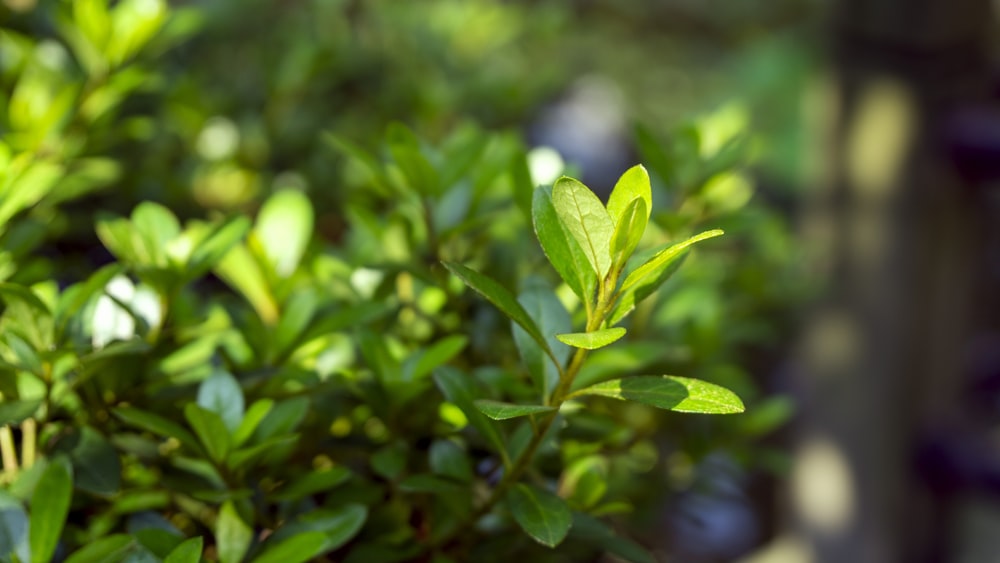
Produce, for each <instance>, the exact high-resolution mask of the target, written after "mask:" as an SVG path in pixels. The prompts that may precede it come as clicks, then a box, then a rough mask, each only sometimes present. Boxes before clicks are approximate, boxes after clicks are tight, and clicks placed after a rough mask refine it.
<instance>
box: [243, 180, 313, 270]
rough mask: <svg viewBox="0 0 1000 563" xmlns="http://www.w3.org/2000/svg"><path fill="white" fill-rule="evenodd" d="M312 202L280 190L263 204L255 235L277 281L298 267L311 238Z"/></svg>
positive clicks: (303, 196)
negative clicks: (276, 275) (277, 277)
mask: <svg viewBox="0 0 1000 563" xmlns="http://www.w3.org/2000/svg"><path fill="white" fill-rule="evenodd" d="M313 217H314V214H313V207H312V202H310V201H309V198H308V197H306V195H305V194H303V193H302V192H299V191H295V190H281V191H279V192H277V193H275V194H274V195H272V196H271V197H270V198H268V200H267V201H265V202H264V205H263V206H261V208H260V213H259V214H258V215H257V224H256V225H255V226H254V232H255V233H256V235H257V240H259V241H260V243H261V245H262V246H263V247H264V252H265V254H266V256H267V258H268V259H269V260H270V262H271V264H272V266H273V267H274V271H275V273H277V274H278V276H279V277H282V278H287V277H288V276H290V275H291V274H292V272H293V271H295V268H296V267H297V266H298V265H299V260H301V259H302V255H303V254H304V253H305V250H306V245H308V244H309V240H310V239H311V238H312V234H313V220H314V218H313Z"/></svg>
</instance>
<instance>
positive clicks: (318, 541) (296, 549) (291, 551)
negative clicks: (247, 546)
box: [254, 532, 327, 563]
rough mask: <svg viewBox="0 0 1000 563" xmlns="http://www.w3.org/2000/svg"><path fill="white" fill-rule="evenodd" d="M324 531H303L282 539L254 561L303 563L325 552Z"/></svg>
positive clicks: (256, 562) (263, 562)
mask: <svg viewBox="0 0 1000 563" xmlns="http://www.w3.org/2000/svg"><path fill="white" fill-rule="evenodd" d="M326 543H327V540H326V534H324V533H323V532H302V533H300V534H296V535H294V536H292V537H290V538H288V539H285V540H282V541H280V542H278V543H276V544H274V545H272V546H270V547H269V548H267V549H266V550H264V552H263V553H261V554H260V555H258V556H257V557H255V558H254V563H302V562H303V561H309V560H310V559H312V558H313V557H315V556H317V555H319V554H320V553H322V552H323V547H324V546H325V545H326Z"/></svg>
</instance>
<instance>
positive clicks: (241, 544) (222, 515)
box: [215, 501, 253, 563]
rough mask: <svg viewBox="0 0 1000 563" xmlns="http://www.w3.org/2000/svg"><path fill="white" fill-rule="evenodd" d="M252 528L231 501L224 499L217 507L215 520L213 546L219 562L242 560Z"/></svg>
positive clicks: (251, 534) (247, 547)
mask: <svg viewBox="0 0 1000 563" xmlns="http://www.w3.org/2000/svg"><path fill="white" fill-rule="evenodd" d="M252 540H253V528H251V527H250V526H249V525H247V523H246V522H244V521H243V519H242V518H240V515H239V513H238V512H237V511H236V507H235V506H233V502H232V501H226V502H225V503H224V504H223V505H222V508H221V509H219V516H218V518H217V520H216V522H215V547H216V549H217V550H218V553H219V562H220V563H239V562H240V561H242V560H243V556H244V555H246V552H247V550H248V549H249V548H250V542H251V541H252Z"/></svg>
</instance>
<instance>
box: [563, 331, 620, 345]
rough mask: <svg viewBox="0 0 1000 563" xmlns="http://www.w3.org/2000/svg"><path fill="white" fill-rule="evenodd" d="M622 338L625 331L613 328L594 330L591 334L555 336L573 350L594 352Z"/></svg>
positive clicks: (578, 333) (577, 333)
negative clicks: (580, 349)
mask: <svg viewBox="0 0 1000 563" xmlns="http://www.w3.org/2000/svg"><path fill="white" fill-rule="evenodd" d="M623 336H625V329H624V328H621V327H614V328H604V329H601V330H595V331H593V332H571V333H569V334H557V335H556V338H558V339H559V340H560V341H561V342H564V343H566V344H568V345H570V346H572V347H574V348H584V349H586V350H596V349H598V348H603V347H605V346H607V345H608V344H611V343H613V342H614V341H616V340H618V339H619V338H621V337H623Z"/></svg>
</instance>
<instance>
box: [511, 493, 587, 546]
mask: <svg viewBox="0 0 1000 563" xmlns="http://www.w3.org/2000/svg"><path fill="white" fill-rule="evenodd" d="M507 504H508V506H509V507H510V512H511V514H512V515H513V516H514V520H515V521H517V524H518V525H519V526H521V529H522V530H524V531H525V533H527V534H528V535H529V536H531V537H532V538H533V539H534V540H535V541H537V542H538V543H540V544H542V545H544V546H546V547H555V546H557V545H559V544H560V543H561V542H562V541H563V539H565V538H566V534H567V533H568V532H569V529H570V526H572V525H573V517H572V514H571V513H570V510H569V507H567V506H566V503H565V502H564V501H563V499H561V498H559V497H558V496H556V495H554V494H552V493H550V492H548V491H543V490H541V489H537V488H535V487H531V486H528V485H525V484H523V483H518V484H517V485H514V486H513V487H512V488H511V489H510V490H509V491H508V492H507Z"/></svg>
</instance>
